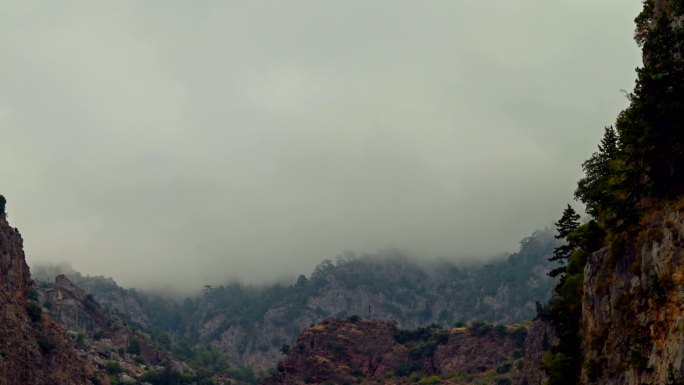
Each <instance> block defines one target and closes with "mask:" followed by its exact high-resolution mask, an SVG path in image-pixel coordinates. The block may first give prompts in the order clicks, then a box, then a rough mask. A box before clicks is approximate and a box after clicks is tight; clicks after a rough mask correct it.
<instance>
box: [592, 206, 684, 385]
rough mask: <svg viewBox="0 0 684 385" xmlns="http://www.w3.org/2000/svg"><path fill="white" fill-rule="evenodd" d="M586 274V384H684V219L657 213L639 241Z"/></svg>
mask: <svg viewBox="0 0 684 385" xmlns="http://www.w3.org/2000/svg"><path fill="white" fill-rule="evenodd" d="M630 235H631V236H625V237H624V238H623V239H618V240H616V241H615V242H614V246H613V247H612V248H611V249H610V250H608V249H606V250H601V251H600V252H597V253H595V254H594V255H593V256H592V258H591V260H590V261H589V263H588V264H587V266H586V268H585V281H584V299H583V303H582V306H583V311H582V331H583V332H582V334H583V337H584V338H583V350H584V356H585V362H584V366H583V370H582V382H583V383H586V384H630V385H638V384H668V383H670V384H675V383H681V382H673V381H681V380H682V379H683V378H684V264H683V262H684V259H683V258H684V256H683V255H682V252H683V251H684V214H683V213H682V212H681V211H677V210H675V209H672V208H666V209H662V210H658V211H654V212H651V213H650V214H649V215H648V216H647V217H646V218H644V220H643V221H642V224H641V231H640V232H639V233H638V234H630Z"/></svg>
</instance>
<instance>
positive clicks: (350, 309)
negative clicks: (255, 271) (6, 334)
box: [34, 231, 557, 370]
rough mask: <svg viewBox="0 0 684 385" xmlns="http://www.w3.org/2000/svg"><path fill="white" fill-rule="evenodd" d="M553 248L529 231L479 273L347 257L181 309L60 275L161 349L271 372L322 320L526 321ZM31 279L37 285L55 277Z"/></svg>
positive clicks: (542, 296) (389, 258)
mask: <svg viewBox="0 0 684 385" xmlns="http://www.w3.org/2000/svg"><path fill="white" fill-rule="evenodd" d="M556 245H557V241H556V240H555V239H554V238H553V236H552V234H551V232H550V231H540V232H536V233H534V234H533V235H532V236H530V237H528V238H526V239H524V240H523V241H522V242H521V247H520V250H519V252H517V253H515V254H512V255H509V256H508V257H506V258H499V259H497V260H493V261H491V262H490V263H489V264H486V265H467V264H461V265H458V264H455V263H450V262H444V261H442V262H432V263H420V262H417V261H415V260H412V259H410V258H407V257H405V256H402V255H400V254H397V253H392V252H385V253H378V254H376V255H367V256H361V257H353V256H347V257H345V258H338V261H337V262H336V263H333V262H331V261H325V262H323V263H321V264H320V265H319V266H317V267H316V268H315V269H314V271H313V273H312V274H311V275H310V276H309V277H305V276H303V275H302V276H300V277H299V278H298V280H297V281H296V282H295V283H294V284H291V285H271V286H267V287H250V286H245V285H240V284H228V285H223V286H218V287H210V286H207V287H205V289H204V290H203V293H202V294H201V295H200V296H196V297H189V298H186V299H184V300H170V299H168V298H164V297H162V296H159V295H150V294H145V293H143V292H140V291H136V290H125V289H122V288H120V287H119V286H118V285H117V284H116V283H115V282H114V281H113V280H111V279H108V278H104V277H84V276H81V275H80V274H78V273H76V272H74V271H67V272H66V273H67V275H68V276H69V277H70V279H71V280H73V281H74V282H75V283H76V284H77V285H79V286H81V287H83V288H84V289H85V290H87V291H88V292H91V293H93V295H94V297H95V299H97V301H98V302H100V303H102V304H103V305H104V306H105V307H107V308H109V309H111V310H112V311H113V312H115V313H117V314H119V315H121V316H122V317H123V318H124V319H126V320H128V321H129V322H130V323H131V324H133V325H138V326H139V327H140V328H142V329H144V330H146V331H147V332H148V333H150V334H151V335H152V336H153V337H155V338H156V339H157V340H158V341H163V340H167V341H168V342H169V345H168V346H169V347H170V346H171V342H173V346H174V347H176V348H177V347H178V346H181V345H183V346H185V345H188V344H189V345H190V346H197V347H204V348H209V349H212V350H215V351H217V352H220V353H222V354H223V355H225V356H226V357H228V359H229V360H230V361H231V362H232V363H233V364H234V365H239V366H249V367H253V368H255V369H257V370H264V369H267V368H269V367H273V366H274V365H275V363H276V360H277V359H278V358H279V356H280V352H279V349H280V348H281V346H282V345H284V344H290V343H292V342H293V341H294V339H295V338H296V336H297V335H298V334H299V332H300V331H301V330H302V329H303V328H305V327H307V326H309V325H311V324H312V323H314V322H318V321H321V320H323V319H325V318H329V317H346V316H350V315H354V314H357V315H360V316H362V317H364V318H369V315H370V318H373V319H391V320H396V321H397V323H398V325H399V327H403V328H416V327H420V326H427V325H430V324H433V323H434V324H439V325H442V326H445V327H447V326H451V325H453V324H454V323H457V322H467V321H473V320H482V321H488V322H493V323H513V322H519V321H523V320H527V319H531V318H532V317H533V316H534V314H535V302H537V301H539V302H544V301H546V300H547V299H548V296H549V292H550V290H551V288H552V287H553V284H554V281H553V279H551V278H549V277H548V276H547V275H546V273H547V272H548V271H549V270H551V268H552V267H554V266H555V264H553V263H550V262H549V261H548V257H549V256H550V255H551V254H552V252H553V249H554V247H555V246H556ZM34 270H36V271H37V272H38V274H37V277H38V278H37V279H43V280H46V279H49V277H50V276H52V275H53V274H56V273H58V272H59V269H47V268H42V269H41V268H36V269H34ZM62 270H63V269H62ZM369 313H370V314H369ZM165 335H168V336H170V337H171V338H170V339H166V337H165Z"/></svg>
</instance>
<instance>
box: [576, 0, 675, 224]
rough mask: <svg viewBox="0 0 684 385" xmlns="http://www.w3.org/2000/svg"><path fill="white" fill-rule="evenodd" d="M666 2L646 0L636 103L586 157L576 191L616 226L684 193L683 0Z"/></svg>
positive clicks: (589, 207) (598, 214) (639, 30)
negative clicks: (658, 6) (660, 5)
mask: <svg viewBox="0 0 684 385" xmlns="http://www.w3.org/2000/svg"><path fill="white" fill-rule="evenodd" d="M665 4H666V5H667V6H666V7H665V8H664V9H662V10H655V11H654V2H653V1H652V0H649V1H646V2H644V9H643V11H642V13H641V14H640V15H639V16H638V17H637V18H636V23H637V30H636V40H637V42H638V43H639V45H641V46H642V47H643V57H644V65H643V67H642V68H639V69H637V80H636V86H635V87H634V91H633V92H632V93H631V94H629V100H630V105H629V106H628V107H627V108H626V109H625V110H624V111H622V112H621V113H620V114H619V116H618V118H617V120H616V122H615V128H613V127H607V128H606V130H605V134H604V137H603V140H602V141H601V144H600V145H599V148H598V152H596V153H594V154H593V155H592V156H591V158H589V159H588V160H587V161H586V162H584V164H583V168H584V171H585V177H584V178H583V179H581V180H580V181H579V183H578V186H577V191H576V192H575V196H576V197H577V198H578V199H579V200H581V201H582V202H583V203H584V204H586V206H587V212H588V213H589V214H590V215H591V216H592V217H593V218H595V219H596V220H598V221H599V222H601V224H602V225H605V226H607V227H608V228H610V229H615V230H622V229H623V228H624V227H626V226H628V225H630V224H633V223H634V222H635V220H636V219H637V218H638V214H639V212H640V210H641V209H643V208H644V207H646V206H647V205H648V204H651V203H653V201H654V200H658V199H669V198H673V197H676V196H679V195H681V194H682V193H684V127H683V126H682V125H683V124H684V43H683V41H684V28H683V27H682V21H681V17H682V14H683V11H682V9H683V8H684V5H682V4H684V1H683V0H670V1H669V2H665Z"/></svg>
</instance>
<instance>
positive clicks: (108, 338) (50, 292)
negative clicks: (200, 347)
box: [39, 275, 183, 371]
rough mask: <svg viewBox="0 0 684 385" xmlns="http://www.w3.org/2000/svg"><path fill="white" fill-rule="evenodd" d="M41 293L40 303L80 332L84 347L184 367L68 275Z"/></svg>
mask: <svg viewBox="0 0 684 385" xmlns="http://www.w3.org/2000/svg"><path fill="white" fill-rule="evenodd" d="M39 292H40V296H39V297H40V302H41V304H43V306H44V307H45V308H46V309H49V313H50V316H51V317H52V318H53V319H55V320H57V321H59V322H60V323H62V324H63V325H64V326H65V327H66V328H67V329H68V330H69V331H71V332H73V333H75V334H77V335H78V334H79V333H80V334H81V337H80V338H81V342H80V347H81V348H82V349H83V350H85V351H88V352H89V353H97V355H99V356H103V357H105V358H111V359H124V358H125V355H122V354H120V353H118V352H119V351H124V352H129V356H132V357H129V358H130V361H133V358H136V357H137V359H138V361H142V362H145V363H148V364H151V365H160V364H165V365H168V364H170V365H171V366H173V367H180V368H182V367H183V365H182V364H181V363H179V362H177V361H176V360H174V359H173V357H172V356H171V354H169V353H168V352H166V351H164V350H162V349H159V348H158V347H156V346H155V345H154V344H152V343H150V341H149V340H148V338H147V337H146V336H145V335H143V334H141V333H139V332H136V331H135V330H133V329H131V328H130V327H128V325H126V323H125V322H124V321H122V320H121V319H120V318H119V317H117V316H115V315H113V314H111V313H110V312H109V311H108V310H107V309H105V308H104V307H103V306H102V305H100V304H99V303H98V302H97V301H96V300H95V299H94V297H93V296H92V295H91V294H89V293H86V292H85V291H83V290H82V289H81V288H80V287H78V286H76V284H74V283H73V282H71V280H69V278H67V277H66V276H65V275H58V276H57V277H56V278H55V283H54V285H53V286H52V287H50V288H45V289H41V290H40V291H39ZM89 356H93V354H91V355H89ZM181 371H182V370H181Z"/></svg>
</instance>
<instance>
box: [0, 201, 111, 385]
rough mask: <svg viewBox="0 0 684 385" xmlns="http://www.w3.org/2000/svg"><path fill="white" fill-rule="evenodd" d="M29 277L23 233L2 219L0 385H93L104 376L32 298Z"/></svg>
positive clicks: (0, 239) (0, 236)
mask: <svg viewBox="0 0 684 385" xmlns="http://www.w3.org/2000/svg"><path fill="white" fill-rule="evenodd" d="M30 285H31V281H30V273H29V269H28V267H27V265H26V260H25V257H24V251H23V241H22V238H21V236H20V235H19V231H17V230H16V229H14V228H12V227H11V226H10V225H9V224H8V223H7V218H6V216H5V215H4V214H2V215H0V325H2V327H0V385H16V384H34V385H41V384H65V385H71V384H73V385H83V384H92V382H91V380H92V379H96V378H101V377H102V373H100V372H98V371H97V370H96V369H95V368H93V367H92V366H90V365H88V364H87V363H86V361H85V360H84V359H83V357H82V356H81V355H79V353H78V352H77V351H76V350H75V349H74V347H73V344H72V341H71V339H70V337H69V336H68V335H67V333H66V332H65V330H64V329H63V328H62V327H61V326H60V325H58V324H57V323H55V322H54V321H52V320H51V319H50V318H49V317H46V316H45V315H44V314H42V309H41V307H40V305H38V304H37V303H36V302H34V301H33V300H32V299H29V298H28V295H27V294H28V293H29V289H30Z"/></svg>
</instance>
